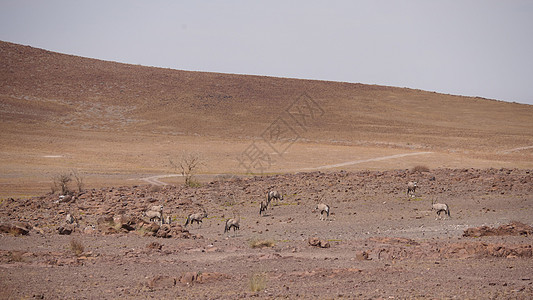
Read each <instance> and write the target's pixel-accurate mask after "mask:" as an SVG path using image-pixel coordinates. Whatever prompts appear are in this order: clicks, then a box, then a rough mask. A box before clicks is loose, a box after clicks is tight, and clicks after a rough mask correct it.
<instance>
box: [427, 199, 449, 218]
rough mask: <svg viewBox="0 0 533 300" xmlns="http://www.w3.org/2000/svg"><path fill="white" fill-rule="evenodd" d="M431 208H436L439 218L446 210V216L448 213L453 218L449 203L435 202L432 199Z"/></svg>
mask: <svg viewBox="0 0 533 300" xmlns="http://www.w3.org/2000/svg"><path fill="white" fill-rule="evenodd" d="M431 210H436V211H437V216H438V218H439V219H440V213H441V212H444V216H446V215H448V217H449V218H451V216H450V207H449V206H448V204H445V203H435V200H431ZM435 220H437V218H435Z"/></svg>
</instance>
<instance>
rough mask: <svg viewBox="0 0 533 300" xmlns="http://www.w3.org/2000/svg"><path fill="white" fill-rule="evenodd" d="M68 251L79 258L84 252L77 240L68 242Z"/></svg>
mask: <svg viewBox="0 0 533 300" xmlns="http://www.w3.org/2000/svg"><path fill="white" fill-rule="evenodd" d="M70 250H71V251H72V253H74V255H76V256H80V255H82V254H83V251H85V247H84V246H83V244H82V243H81V242H80V241H78V240H71V241H70Z"/></svg>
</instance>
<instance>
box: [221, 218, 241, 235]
mask: <svg viewBox="0 0 533 300" xmlns="http://www.w3.org/2000/svg"><path fill="white" fill-rule="evenodd" d="M240 221H241V218H240V217H237V218H236V219H228V220H226V225H225V226H224V233H226V232H229V231H230V229H231V228H232V227H233V234H234V235H235V234H236V233H235V231H236V230H240V224H239V223H240Z"/></svg>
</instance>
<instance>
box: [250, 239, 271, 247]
mask: <svg viewBox="0 0 533 300" xmlns="http://www.w3.org/2000/svg"><path fill="white" fill-rule="evenodd" d="M274 245H276V243H275V242H274V241H270V240H251V241H250V247H252V248H264V247H274Z"/></svg>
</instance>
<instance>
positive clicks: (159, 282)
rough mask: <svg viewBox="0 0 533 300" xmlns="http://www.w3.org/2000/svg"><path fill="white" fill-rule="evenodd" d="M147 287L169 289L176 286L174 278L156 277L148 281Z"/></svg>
mask: <svg viewBox="0 0 533 300" xmlns="http://www.w3.org/2000/svg"><path fill="white" fill-rule="evenodd" d="M147 285H148V287H150V288H152V289H157V288H171V287H174V286H175V285H176V278H175V277H170V276H166V275H158V276H155V277H154V278H152V279H150V280H149V281H148V284H147Z"/></svg>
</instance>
